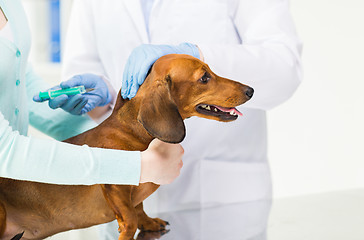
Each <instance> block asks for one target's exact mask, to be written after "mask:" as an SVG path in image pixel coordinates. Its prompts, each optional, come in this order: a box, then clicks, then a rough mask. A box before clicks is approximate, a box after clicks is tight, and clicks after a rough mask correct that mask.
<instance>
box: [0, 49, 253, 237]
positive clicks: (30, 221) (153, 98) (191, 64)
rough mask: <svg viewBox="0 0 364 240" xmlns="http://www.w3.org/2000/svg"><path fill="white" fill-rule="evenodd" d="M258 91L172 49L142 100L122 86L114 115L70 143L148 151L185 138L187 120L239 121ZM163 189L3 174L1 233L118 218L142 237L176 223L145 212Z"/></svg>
mask: <svg viewBox="0 0 364 240" xmlns="http://www.w3.org/2000/svg"><path fill="white" fill-rule="evenodd" d="M253 92H254V90H253V88H251V87H249V86H246V85H243V84H241V83H239V82H235V81H232V80H229V79H226V78H222V77H219V76H217V75H216V74H214V73H213V72H212V71H211V70H210V68H209V67H208V65H207V64H205V63H204V62H202V61H200V60H199V59H197V58H194V57H192V56H189V55H184V54H170V55H166V56H163V57H161V58H159V59H158V60H157V61H156V62H155V63H154V65H153V66H152V68H151V70H150V73H149V75H148V76H147V78H146V79H145V82H144V83H143V84H142V85H141V87H140V89H139V91H138V92H137V94H136V96H135V97H134V98H132V99H131V100H125V99H123V98H121V97H120V92H119V94H118V98H117V102H116V104H115V108H114V110H113V112H112V114H111V115H110V117H108V118H107V119H106V120H105V121H104V122H102V123H101V124H100V125H99V126H97V127H96V128H93V129H91V130H89V131H86V132H84V133H82V134H80V135H77V136H75V137H72V138H70V139H67V140H65V142H67V143H71V144H76V145H84V144H87V145H88V146H90V147H99V148H109V149H120V150H130V151H144V150H145V149H147V147H148V145H149V143H150V142H151V141H152V140H153V139H154V138H158V139H160V140H161V141H164V142H168V143H180V142H181V141H182V140H183V139H184V137H185V134H186V130H185V125H184V123H183V120H184V119H186V118H190V117H192V116H197V117H203V118H207V119H213V120H217V121H222V122H230V121H233V120H236V119H237V118H238V115H241V113H240V112H239V111H238V110H237V109H236V108H235V107H236V106H238V105H241V104H243V103H245V102H246V101H248V100H249V99H250V98H251V97H252V96H253ZM65 176H66V174H65ZM158 187H159V185H156V184H154V183H142V184H139V186H131V185H111V184H96V185H91V186H85V185H57V184H46V183H38V182H30V181H21V180H13V179H7V178H0V239H1V240H3V239H4V240H5V239H6V240H8V239H11V238H12V237H13V239H20V238H22V239H28V240H35V239H44V238H46V237H48V236H51V235H54V234H56V233H59V232H63V231H67V230H72V229H79V228H86V227H90V226H93V225H97V224H102V223H107V222H110V221H112V220H114V219H115V218H116V219H117V221H118V225H119V232H120V235H119V240H130V239H134V235H135V232H136V230H137V228H139V229H140V230H142V231H162V230H165V228H166V225H167V224H168V223H167V222H165V221H163V220H161V219H159V218H150V217H148V216H147V214H146V213H145V212H144V210H143V200H144V199H146V198H147V197H148V196H149V195H151V194H152V193H153V192H154V191H156V190H157V188H158ZM16 234H17V235H16ZM14 235H16V236H15V237H14Z"/></svg>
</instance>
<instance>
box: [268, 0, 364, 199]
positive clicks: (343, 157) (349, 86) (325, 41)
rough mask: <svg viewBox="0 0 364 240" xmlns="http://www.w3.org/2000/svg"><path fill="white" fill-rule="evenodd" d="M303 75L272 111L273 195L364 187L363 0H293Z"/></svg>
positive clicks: (270, 142)
mask: <svg viewBox="0 0 364 240" xmlns="http://www.w3.org/2000/svg"><path fill="white" fill-rule="evenodd" d="M291 11H292V15H293V17H294V19H295V22H296V26H297V30H298V33H299V35H300V37H301V39H302V40H303V43H304V49H303V64H304V80H303V83H302V85H301V86H300V88H299V89H298V91H297V92H296V94H295V95H294V96H293V97H292V98H291V99H290V100H289V101H287V102H286V103H284V104H283V105H281V106H279V107H277V108H276V109H273V110H272V111H270V112H269V114H268V117H269V118H268V123H269V153H270V154H269V158H270V163H271V169H272V173H273V188H274V196H275V197H282V196H291V195H300V194H308V193H316V192H326V191H333V190H341V189H351V188H362V187H364V61H363V57H364V45H363V44H364V1H363V0H330V1H329V0H291Z"/></svg>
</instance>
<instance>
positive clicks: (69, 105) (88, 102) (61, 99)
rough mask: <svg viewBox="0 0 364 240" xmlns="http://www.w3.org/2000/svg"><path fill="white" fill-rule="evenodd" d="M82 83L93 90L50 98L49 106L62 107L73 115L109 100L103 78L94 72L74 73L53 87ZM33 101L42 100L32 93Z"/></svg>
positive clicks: (104, 103)
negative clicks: (74, 74)
mask: <svg viewBox="0 0 364 240" xmlns="http://www.w3.org/2000/svg"><path fill="white" fill-rule="evenodd" d="M80 85H83V86H85V88H86V89H87V88H94V89H95V90H93V91H91V92H88V93H84V94H77V95H74V96H67V95H65V94H63V95H61V96H58V97H56V98H53V99H50V100H49V102H48V104H49V107H50V108H53V109H56V108H59V107H60V108H62V109H63V110H65V111H66V112H69V113H71V114H73V115H81V114H85V113H87V112H89V111H91V110H92V109H94V108H95V107H97V106H105V105H106V104H108V103H109V102H110V101H111V94H110V93H109V89H108V87H107V85H106V83H105V82H104V80H103V79H102V78H101V77H100V76H97V75H94V74H82V75H76V76H74V77H72V78H71V79H69V80H68V81H65V82H62V83H61V84H60V86H55V87H53V88H51V89H52V90H53V89H61V88H62V89H64V88H71V87H76V86H80ZM33 100H34V101H35V102H42V100H41V99H40V98H39V96H38V95H34V97H33Z"/></svg>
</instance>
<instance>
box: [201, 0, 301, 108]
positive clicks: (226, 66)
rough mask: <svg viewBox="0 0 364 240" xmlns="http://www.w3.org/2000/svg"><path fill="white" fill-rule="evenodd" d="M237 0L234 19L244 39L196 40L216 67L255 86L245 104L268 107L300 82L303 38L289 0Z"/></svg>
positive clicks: (219, 72) (226, 74) (223, 74)
mask: <svg viewBox="0 0 364 240" xmlns="http://www.w3.org/2000/svg"><path fill="white" fill-rule="evenodd" d="M237 2H238V3H237V5H238V6H237V10H236V12H235V14H234V16H233V21H234V24H235V27H236V31H237V33H238V34H239V36H240V39H241V41H242V43H241V44H236V45H223V44H216V45H204V44H198V43H196V44H197V45H198V46H199V48H200V49H201V51H202V53H203V55H204V61H205V62H206V63H207V64H209V66H210V67H211V69H212V70H213V71H215V72H216V73H217V74H219V75H221V76H224V77H227V78H231V79H233V80H236V81H239V82H241V83H243V84H247V85H249V86H251V87H253V88H254V90H255V92H254V96H253V98H252V99H251V100H250V101H248V102H247V103H245V104H244V107H251V108H257V109H263V110H268V109H271V108H273V107H275V106H277V105H279V104H281V103H283V102H284V101H285V100H287V99H288V98H289V97H290V96H291V95H292V94H293V93H294V92H295V90H296V88H297V87H298V86H299V84H300V82H301V78H302V69H301V59H300V55H301V42H300V40H299V38H298V37H297V34H296V31H295V27H294V23H293V20H292V17H291V15H290V13H289V5H288V1H287V0H254V1H237Z"/></svg>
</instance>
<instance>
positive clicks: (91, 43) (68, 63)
mask: <svg viewBox="0 0 364 240" xmlns="http://www.w3.org/2000/svg"><path fill="white" fill-rule="evenodd" d="M95 19H97V18H95V17H94V16H93V11H92V9H91V3H90V2H89V1H88V0H86V1H85V0H75V1H74V3H73V5H72V11H71V16H70V20H69V24H68V29H67V34H66V39H65V45H64V51H63V52H64V55H63V60H62V63H63V65H62V79H63V80H68V79H69V78H71V77H73V76H74V75H78V74H84V73H93V74H96V75H99V76H102V78H103V79H104V81H105V83H106V84H107V86H108V88H109V92H110V94H111V96H112V100H111V103H112V105H113V104H114V103H115V101H116V94H117V93H116V91H115V89H114V88H113V87H112V85H111V83H110V82H109V80H108V76H107V74H106V72H105V69H104V67H103V65H102V63H101V61H100V58H99V54H98V52H97V44H96V36H95V30H94V26H95V24H94V21H95Z"/></svg>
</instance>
